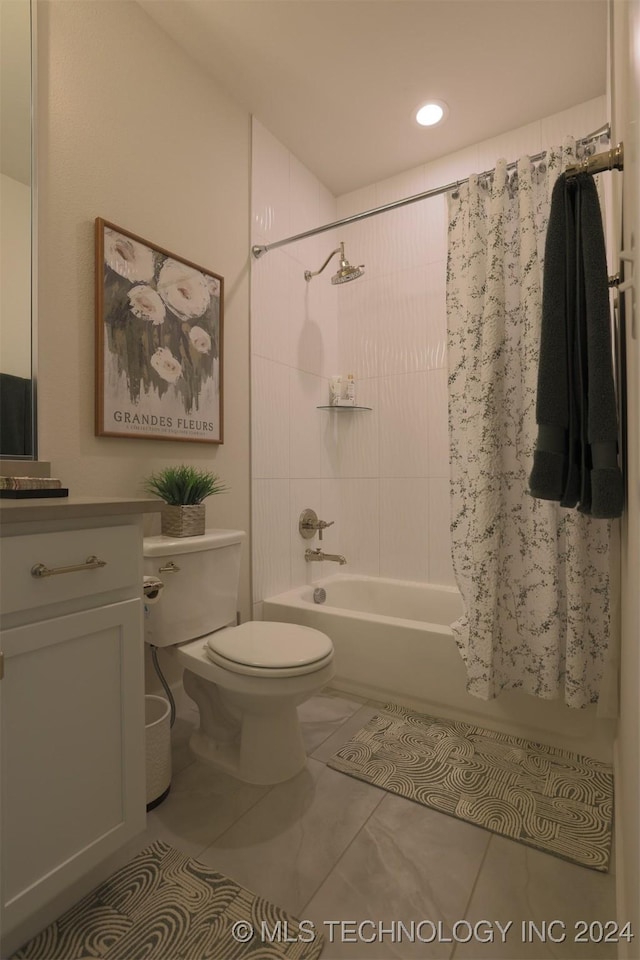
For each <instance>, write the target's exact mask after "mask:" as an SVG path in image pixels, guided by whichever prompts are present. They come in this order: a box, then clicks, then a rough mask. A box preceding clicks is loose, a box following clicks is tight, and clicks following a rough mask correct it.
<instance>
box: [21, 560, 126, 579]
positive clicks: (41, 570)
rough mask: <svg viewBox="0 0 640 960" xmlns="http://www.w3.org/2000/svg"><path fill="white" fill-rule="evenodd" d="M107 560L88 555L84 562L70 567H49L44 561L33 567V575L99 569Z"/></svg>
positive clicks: (49, 575)
mask: <svg viewBox="0 0 640 960" xmlns="http://www.w3.org/2000/svg"><path fill="white" fill-rule="evenodd" d="M106 565H107V561H106V560H98V558H97V557H87V559H86V560H85V562H84V563H74V564H72V565H71V566H70V567H47V566H45V564H44V563H36V564H35V565H34V566H33V567H31V576H32V577H37V578H41V577H56V576H57V575H58V574H59V573H76V571H78V570H98V569H99V568H100V567H106Z"/></svg>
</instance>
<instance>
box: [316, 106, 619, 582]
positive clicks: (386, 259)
mask: <svg viewBox="0 0 640 960" xmlns="http://www.w3.org/2000/svg"><path fill="white" fill-rule="evenodd" d="M605 120H606V103H605V98H604V97H599V98H597V99H595V100H591V101H589V102H587V103H584V104H580V105H578V106H576V107H574V108H573V109H571V110H565V111H563V112H562V113H560V114H557V115H554V116H552V117H547V118H545V119H543V120H540V121H538V122H537V123H532V124H527V125H526V126H524V127H521V128H519V129H517V130H512V131H510V132H508V133H505V134H502V135H501V136H499V137H495V138H492V139H490V140H486V141H484V142H483V143H479V144H474V145H473V146H471V147H468V148H466V149H464V150H461V151H459V152H458V153H456V154H452V155H450V156H448V157H443V158H441V159H439V160H436V161H434V162H432V163H429V164H426V165H425V166H422V167H418V168H416V169H414V170H409V171H407V172H406V173H404V174H401V175H399V176H395V177H392V178H390V179H389V180H385V181H384V182H382V183H375V184H371V185H369V186H367V187H363V188H361V189H359V190H357V191H355V192H354V193H351V194H348V195H346V196H343V197H340V198H338V217H343V216H349V215H351V214H354V213H357V212H359V211H361V210H366V209H370V208H372V207H375V206H379V205H382V204H384V203H389V202H390V201H392V200H395V199H400V198H402V197H408V196H411V195H412V194H415V193H419V192H421V191H423V190H428V189H432V188H436V187H440V186H443V185H445V184H448V183H454V182H455V181H456V180H459V179H463V178H464V177H467V176H468V175H469V174H470V173H478V172H481V171H483V170H486V169H490V168H492V167H494V166H495V163H496V160H497V159H498V157H500V156H504V157H506V158H507V160H514V159H517V158H518V157H520V156H521V155H524V154H530V153H537V152H539V151H540V150H542V149H543V148H544V147H545V146H546V145H547V144H551V143H557V142H561V141H562V139H563V137H564V136H565V135H567V134H570V135H573V136H576V137H579V136H581V135H584V134H586V133H590V132H591V131H592V130H595V129H597V128H598V127H599V126H601V124H603V123H604V122H605ZM341 239H344V240H345V243H346V244H347V250H348V252H349V255H350V257H351V256H352V257H353V259H354V260H357V261H358V262H362V261H364V263H365V264H366V273H365V276H364V278H362V279H361V280H358V281H357V283H353V284H349V286H348V288H347V289H346V290H345V291H344V293H343V294H341V295H340V297H339V299H338V351H339V357H340V366H341V367H342V368H345V369H347V368H348V369H349V370H353V372H354V373H355V375H356V376H357V377H358V378H360V382H359V383H358V391H359V393H360V394H361V395H363V396H364V395H366V396H370V397H377V418H372V419H371V421H370V423H369V435H368V436H367V435H366V434H365V432H364V430H361V431H360V433H359V434H358V437H357V444H358V449H357V457H355V456H352V462H353V468H357V467H358V466H359V468H360V471H361V472H360V473H356V472H355V471H354V469H353V468H352V465H351V464H350V466H349V468H348V472H346V473H345V472H344V468H341V465H340V464H336V463H334V464H333V466H334V470H335V475H336V476H341V477H345V476H350V477H353V478H354V479H353V480H352V481H350V482H351V483H356V484H357V483H364V482H365V481H364V480H362V479H360V480H357V479H356V477H360V478H364V477H366V478H367V480H366V483H367V484H369V485H370V484H371V482H372V481H374V482H375V475H374V474H373V473H372V472H371V467H372V465H373V464H374V463H375V462H376V460H377V462H378V464H379V473H378V476H377V480H378V516H377V518H376V517H372V516H369V517H368V520H367V532H366V537H367V539H368V548H367V549H368V551H371V550H374V549H375V543H376V531H375V530H374V529H373V527H374V526H375V524H376V522H377V524H378V531H377V543H378V547H379V551H380V552H379V557H378V558H377V561H378V562H377V563H376V557H372V556H370V555H369V554H368V555H367V556H366V557H364V556H363V553H364V551H363V550H362V549H361V548H360V549H356V548H355V547H354V548H353V557H349V560H350V565H349V568H348V569H349V570H354V571H356V570H357V571H358V572H361V573H368V572H370V571H372V570H375V569H376V568H377V570H379V573H380V575H381V576H386V577H398V578H402V579H415V580H428V581H431V582H433V583H454V582H455V581H454V577H453V571H452V567H451V559H450V548H451V544H450V534H449V496H448V476H449V462H448V459H449V446H448V424H447V369H446V366H447V358H446V315H445V282H446V257H447V203H446V197H445V196H444V195H441V196H437V197H433V198H431V199H429V200H427V201H424V202H421V203H416V204H412V205H409V206H407V207H402V208H400V209H398V210H396V211H393V212H389V213H385V214H381V215H380V216H377V217H373V218H371V219H367V220H363V221H361V222H360V223H357V224H354V225H352V226H348V227H346V228H344V230H343V235H342V236H341ZM346 432H347V429H346V425H345V426H344V436H343V438H340V437H339V438H338V441H337V443H338V444H339V443H340V440H341V439H344V440H345V441H346ZM376 433H377V435H376ZM367 443H368V444H369V445H370V449H369V451H367V446H366V445H367ZM349 446H350V447H351V448H352V449H353V447H352V445H351V444H350V445H349ZM346 459H347V458H346V457H345V454H344V453H343V454H342V460H341V463H342V464H344V463H345V462H346ZM336 489H337V490H340V489H342V488H341V487H340V484H339V483H338V485H337V486H336ZM344 489H345V490H346V488H344ZM367 490H368V493H367V496H368V498H369V503H370V505H371V503H373V490H372V488H370V486H369V487H368V488H367ZM349 496H350V497H352V489H351V488H349ZM336 509H337V508H336ZM334 537H336V533H333V532H332V539H333V538H334ZM340 543H341V545H342V546H343V547H344V544H345V543H347V544H349V546H351V545H350V543H349V537H348V535H347V533H346V531H345V533H344V535H343V537H342V538H341V540H340ZM344 552H345V553H346V552H347V548H346V547H345V548H344Z"/></svg>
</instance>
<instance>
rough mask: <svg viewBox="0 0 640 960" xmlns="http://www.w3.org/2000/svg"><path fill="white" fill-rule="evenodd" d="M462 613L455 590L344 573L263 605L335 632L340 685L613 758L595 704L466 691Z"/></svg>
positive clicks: (268, 612)
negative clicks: (319, 590)
mask: <svg viewBox="0 0 640 960" xmlns="http://www.w3.org/2000/svg"><path fill="white" fill-rule="evenodd" d="M316 587H324V589H325V590H326V592H327V598H326V601H325V602H324V603H322V604H317V603H314V600H313V592H314V589H315V588H316ZM461 613H462V600H461V597H460V594H459V592H458V590H457V589H456V588H455V587H446V586H433V585H430V584H423V583H410V582H406V581H402V580H387V579H384V578H381V577H364V576H351V575H346V576H345V575H340V574H339V575H338V576H335V577H329V578H327V579H325V580H321V581H318V582H317V583H314V584H311V585H309V586H303V587H297V588H296V589H294V590H290V591H288V592H287V593H281V594H279V595H278V596H276V597H270V598H269V599H268V600H265V601H264V604H263V617H264V619H265V620H281V621H284V622H286V623H300V624H303V625H305V626H309V627H315V628H316V629H317V630H322V631H323V633H326V634H327V635H328V636H329V637H331V639H332V641H333V645H334V648H335V663H336V675H335V678H334V680H333V681H332V687H334V688H336V689H338V690H341V691H344V692H345V693H353V694H356V695H358V696H361V697H366V698H373V699H376V700H392V701H394V702H396V703H402V704H405V705H407V706H413V707H416V708H417V709H421V710H424V711H426V712H435V713H437V714H439V715H440V716H446V717H452V718H454V719H461V720H466V721H467V722H469V723H479V724H487V725H488V726H491V727H493V728H495V729H498V730H504V731H505V732H508V733H513V734H516V735H519V736H525V737H528V738H529V739H533V740H535V739H539V740H543V741H544V742H546V743H552V744H554V745H556V746H559V747H564V748H565V749H568V750H574V751H576V752H580V753H585V754H588V755H589V756H593V757H597V758H598V759H602V760H607V761H608V760H610V759H611V751H612V746H611V745H612V741H613V732H614V731H613V723H610V722H603V721H597V720H596V716H595V709H594V708H588V709H586V710H570V709H569V708H568V707H565V706H564V704H562V703H559V702H557V701H548V700H545V701H543V700H539V699H537V698H535V697H530V696H527V695H526V694H521V693H518V692H511V691H510V692H506V693H503V694H501V696H500V697H498V698H497V699H496V700H491V701H484V700H478V699H477V698H476V697H472V696H470V695H469V694H468V693H467V691H466V672H465V668H464V664H463V661H462V658H461V656H460V654H459V652H458V648H457V646H456V643H455V641H454V639H453V632H452V630H451V627H450V624H451V623H452V622H453V621H454V620H456V619H457V618H458V617H459V616H460V615H461Z"/></svg>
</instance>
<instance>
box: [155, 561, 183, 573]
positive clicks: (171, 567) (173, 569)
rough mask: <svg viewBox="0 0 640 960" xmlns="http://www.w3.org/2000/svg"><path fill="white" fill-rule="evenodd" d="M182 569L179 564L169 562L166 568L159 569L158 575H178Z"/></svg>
mask: <svg viewBox="0 0 640 960" xmlns="http://www.w3.org/2000/svg"><path fill="white" fill-rule="evenodd" d="M179 570H180V567H179V566H178V564H177V563H174V562H173V560H169V562H168V563H166V564H165V565H164V567H158V573H178V571H179Z"/></svg>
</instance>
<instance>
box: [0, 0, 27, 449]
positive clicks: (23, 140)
mask: <svg viewBox="0 0 640 960" xmlns="http://www.w3.org/2000/svg"><path fill="white" fill-rule="evenodd" d="M32 6H33V5H32V3H31V2H29V0H0V175H1V176H2V181H1V183H0V197H1V202H0V457H11V458H14V459H17V458H21V459H28V460H33V459H35V458H36V445H35V395H34V384H35V370H34V367H33V363H32V360H33V351H32V320H33V319H34V317H33V314H34V310H33V304H34V298H33V296H32V288H33V284H32V276H33V267H34V264H33V258H32V250H33V249H35V244H34V233H33V229H32V228H33V225H34V223H35V218H33V217H32V211H33V208H34V204H33V195H34V194H33V186H34V184H33V175H32V171H33V149H32V147H33V129H32V90H33V89H35V87H34V84H33V82H32V79H33V73H34V71H33V58H32V52H33V42H32V38H33V31H32V15H33V12H32Z"/></svg>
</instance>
